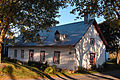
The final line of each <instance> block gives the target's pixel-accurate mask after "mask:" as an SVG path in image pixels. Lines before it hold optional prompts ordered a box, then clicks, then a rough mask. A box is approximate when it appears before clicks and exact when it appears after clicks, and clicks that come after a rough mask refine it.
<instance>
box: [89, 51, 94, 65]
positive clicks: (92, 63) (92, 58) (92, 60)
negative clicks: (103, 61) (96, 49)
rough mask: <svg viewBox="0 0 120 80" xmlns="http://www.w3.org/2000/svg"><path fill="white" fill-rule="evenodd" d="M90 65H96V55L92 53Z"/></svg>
mask: <svg viewBox="0 0 120 80" xmlns="http://www.w3.org/2000/svg"><path fill="white" fill-rule="evenodd" d="M90 64H91V65H94V64H95V53H90Z"/></svg>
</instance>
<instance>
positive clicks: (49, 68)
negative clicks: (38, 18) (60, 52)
mask: <svg viewBox="0 0 120 80" xmlns="http://www.w3.org/2000/svg"><path fill="white" fill-rule="evenodd" d="M44 72H45V73H47V74H50V73H53V72H54V69H53V68H52V67H47V68H46V69H45V70H44Z"/></svg>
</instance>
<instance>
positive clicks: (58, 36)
mask: <svg viewBox="0 0 120 80" xmlns="http://www.w3.org/2000/svg"><path fill="white" fill-rule="evenodd" d="M57 41H60V33H59V31H58V30H56V32H55V42H57Z"/></svg>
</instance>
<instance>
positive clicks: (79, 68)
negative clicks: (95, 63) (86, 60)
mask: <svg viewBox="0 0 120 80" xmlns="http://www.w3.org/2000/svg"><path fill="white" fill-rule="evenodd" d="M76 72H80V73H86V72H87V70H86V69H85V68H83V67H80V66H78V70H77V71H76Z"/></svg>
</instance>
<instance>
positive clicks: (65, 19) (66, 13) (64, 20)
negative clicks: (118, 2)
mask: <svg viewBox="0 0 120 80" xmlns="http://www.w3.org/2000/svg"><path fill="white" fill-rule="evenodd" d="M72 9H74V7H71V6H68V7H67V8H64V9H60V10H59V14H60V15H61V16H60V17H58V18H56V20H58V21H59V24H57V26H58V25H63V24H69V23H74V22H79V21H83V20H84V18H82V19H77V20H74V19H75V17H76V16H77V15H74V14H70V11H71V10H72ZM95 19H96V21H97V23H101V22H103V21H104V20H105V19H104V18H103V17H100V18H97V17H95Z"/></svg>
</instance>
